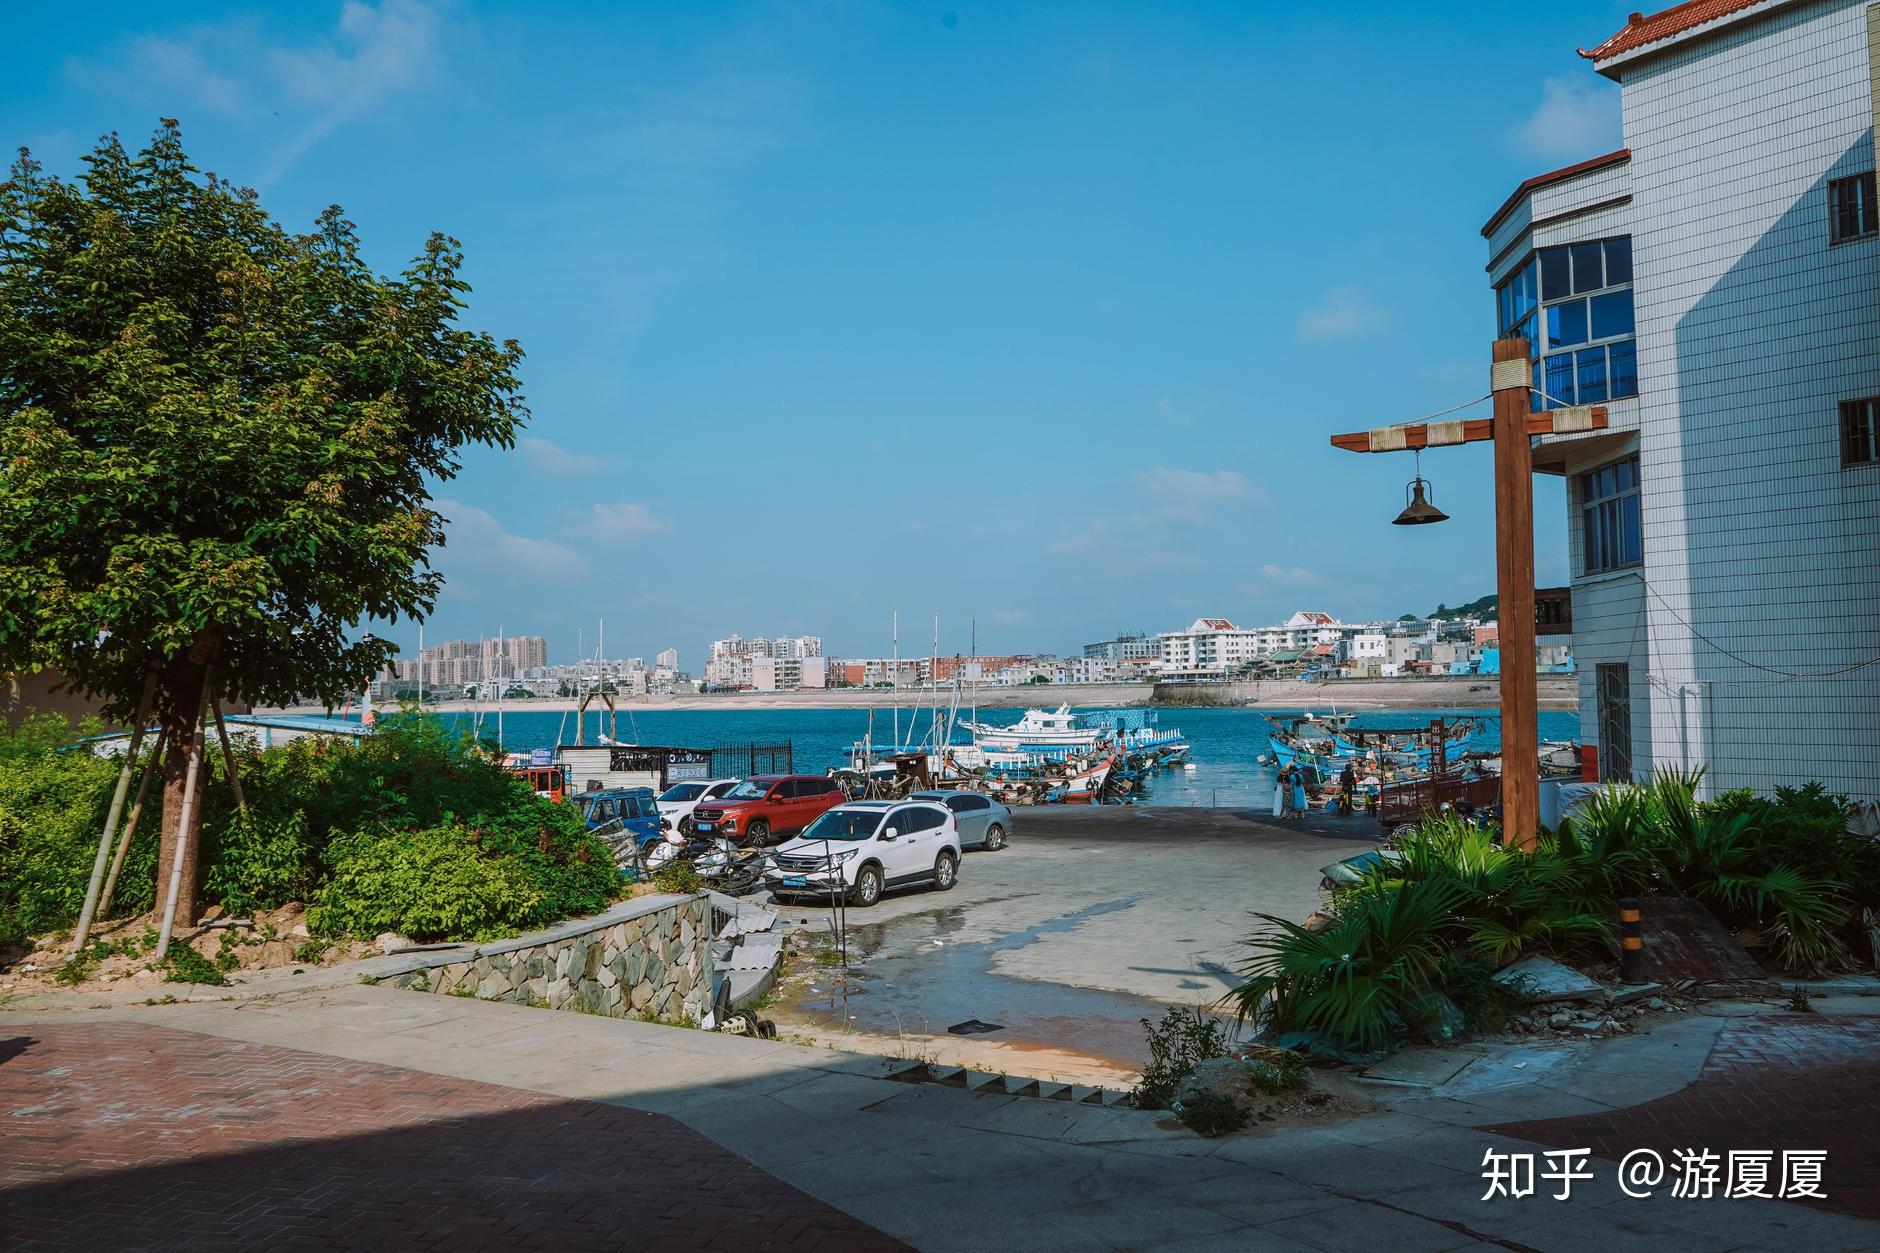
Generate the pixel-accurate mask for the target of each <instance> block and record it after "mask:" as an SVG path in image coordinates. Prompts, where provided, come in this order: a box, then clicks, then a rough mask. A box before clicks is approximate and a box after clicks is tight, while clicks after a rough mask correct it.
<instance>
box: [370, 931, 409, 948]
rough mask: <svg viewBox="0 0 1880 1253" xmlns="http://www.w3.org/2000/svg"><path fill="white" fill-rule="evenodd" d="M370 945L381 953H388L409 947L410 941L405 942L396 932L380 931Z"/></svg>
mask: <svg viewBox="0 0 1880 1253" xmlns="http://www.w3.org/2000/svg"><path fill="white" fill-rule="evenodd" d="M372 943H373V945H374V946H375V947H376V948H377V949H378V950H379V952H381V953H390V952H393V951H395V950H397V949H401V948H410V947H411V941H410V940H407V939H406V938H405V937H404V936H402V935H400V934H398V932H396V931H381V932H380V933H379V934H378V935H377V936H375V937H374V938H373V940H372Z"/></svg>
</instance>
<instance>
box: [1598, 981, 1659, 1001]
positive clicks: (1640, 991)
mask: <svg viewBox="0 0 1880 1253" xmlns="http://www.w3.org/2000/svg"><path fill="white" fill-rule="evenodd" d="M1662 990H1663V989H1662V988H1660V987H1659V986H1658V985H1657V984H1656V983H1633V984H1628V985H1626V986H1625V987H1622V988H1620V989H1619V990H1618V991H1617V992H1614V993H1612V994H1611V995H1612V1003H1613V1004H1614V1005H1625V1004H1629V1003H1630V1002H1632V1001H1636V1000H1640V999H1642V998H1644V997H1647V996H1653V995H1655V994H1656V993H1658V992H1660V991H1662Z"/></svg>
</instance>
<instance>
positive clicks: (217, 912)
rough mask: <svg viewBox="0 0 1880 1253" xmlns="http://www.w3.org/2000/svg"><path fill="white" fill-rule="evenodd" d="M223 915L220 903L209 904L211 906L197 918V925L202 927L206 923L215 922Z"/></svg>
mask: <svg viewBox="0 0 1880 1253" xmlns="http://www.w3.org/2000/svg"><path fill="white" fill-rule="evenodd" d="M221 916H222V907H221V906H220V905H211V906H209V908H207V909H205V910H203V911H202V917H200V918H198V919H196V925H197V926H199V927H200V926H202V925H203V924H204V923H209V922H214V921H215V920H216V919H217V918H220V917H221Z"/></svg>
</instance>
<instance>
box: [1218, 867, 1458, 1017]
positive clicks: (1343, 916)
mask: <svg viewBox="0 0 1880 1253" xmlns="http://www.w3.org/2000/svg"><path fill="white" fill-rule="evenodd" d="M1459 899H1460V891H1459V889H1458V888H1457V887H1456V885H1454V884H1453V883H1450V882H1447V881H1444V880H1427V881H1422V882H1408V883H1395V884H1389V883H1374V884H1366V885H1361V886H1359V887H1357V888H1354V889H1353V890H1352V891H1350V892H1348V893H1346V894H1344V895H1343V897H1341V899H1340V901H1339V911H1338V920H1337V921H1336V922H1334V923H1333V924H1332V925H1331V926H1330V927H1328V928H1326V929H1325V930H1323V931H1308V930H1306V929H1305V928H1304V927H1302V926H1299V925H1298V924H1297V923H1294V922H1290V921H1288V920H1286V919H1284V918H1279V917H1275V916H1274V915H1272V914H1261V915H1259V917H1260V919H1261V920H1262V921H1263V922H1265V923H1266V924H1267V927H1266V929H1265V930H1263V931H1261V932H1260V933H1258V934H1256V935H1255V936H1254V937H1253V938H1252V939H1251V940H1250V941H1248V943H1249V945H1251V946H1252V947H1253V948H1255V949H1257V950H1259V952H1258V955H1257V956H1255V957H1254V958H1253V959H1252V960H1251V961H1249V962H1247V963H1246V964H1245V965H1244V966H1243V967H1242V973H1243V974H1244V975H1245V976H1246V978H1245V981H1244V982H1242V983H1241V984H1240V986H1238V987H1236V988H1235V989H1234V990H1233V991H1232V992H1230V993H1229V994H1228V1000H1230V1001H1231V1002H1233V1004H1234V1005H1235V1006H1236V1009H1237V1013H1238V1016H1239V1018H1240V1019H1241V1021H1243V1022H1244V1021H1246V1020H1248V1019H1252V1020H1254V1021H1256V1022H1257V1023H1259V1024H1260V1025H1261V1026H1262V1027H1265V1028H1268V1029H1270V1030H1274V1031H1308V1032H1316V1033H1318V1034H1319V1035H1321V1036H1324V1037H1327V1038H1329V1039H1330V1040H1332V1041H1334V1042H1336V1043H1339V1044H1341V1045H1343V1046H1345V1047H1347V1048H1350V1049H1354V1050H1357V1051H1360V1052H1369V1051H1373V1050H1376V1049H1380V1048H1383V1047H1385V1046H1387V1045H1388V1044H1389V1043H1390V1042H1391V1041H1392V1039H1393V1038H1395V1037H1396V1036H1398V1035H1400V1034H1401V1033H1402V1032H1403V1030H1404V1026H1405V1024H1406V1023H1409V1022H1414V1021H1416V1020H1417V1019H1418V1018H1420V1017H1422V1016H1423V1014H1424V1013H1425V1012H1426V1010H1427V1006H1428V1003H1429V1000H1430V998H1431V994H1432V992H1433V991H1434V990H1435V989H1436V987H1437V985H1438V976H1439V972H1440V969H1441V965H1442V961H1443V957H1444V954H1445V952H1446V951H1447V945H1446V944H1445V943H1444V941H1443V935H1442V932H1443V928H1444V927H1445V926H1446V925H1447V924H1448V923H1449V921H1450V915H1451V911H1452V910H1453V909H1454V908H1455V906H1456V904H1457V902H1458V900H1459Z"/></svg>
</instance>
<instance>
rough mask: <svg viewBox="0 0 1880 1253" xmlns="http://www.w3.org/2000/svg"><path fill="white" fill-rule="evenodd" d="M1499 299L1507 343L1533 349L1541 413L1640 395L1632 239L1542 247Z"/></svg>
mask: <svg viewBox="0 0 1880 1253" xmlns="http://www.w3.org/2000/svg"><path fill="white" fill-rule="evenodd" d="M1495 297H1496V319H1495V320H1496V329H1497V330H1498V331H1499V332H1500V334H1501V335H1502V337H1504V338H1507V337H1509V336H1516V335H1518V336H1520V337H1521V338H1523V339H1525V340H1527V341H1528V343H1529V344H1530V345H1532V349H1533V353H1534V390H1535V391H1536V392H1538V393H1540V395H1539V396H1538V397H1537V398H1536V399H1537V400H1538V402H1539V404H1540V406H1541V407H1542V408H1546V409H1556V408H1559V407H1560V406H1562V405H1596V404H1600V403H1602V402H1604V401H1607V400H1613V399H1616V398H1617V397H1620V396H1636V395H1638V357H1637V353H1636V351H1635V349H1634V334H1635V330H1636V328H1635V325H1634V321H1633V316H1632V241H1631V239H1630V238H1627V237H1620V238H1616V239H1595V240H1592V241H1590V242H1587V243H1583V244H1564V245H1562V246H1560V247H1558V248H1542V249H1541V250H1539V251H1538V252H1536V253H1535V254H1534V255H1533V256H1531V257H1529V258H1528V259H1527V262H1526V264H1524V265H1522V266H1521V268H1520V269H1518V270H1516V271H1515V272H1514V273H1513V274H1511V275H1509V276H1508V277H1507V278H1506V279H1504V280H1503V281H1502V283H1501V286H1499V287H1497V288H1496V289H1495Z"/></svg>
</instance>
